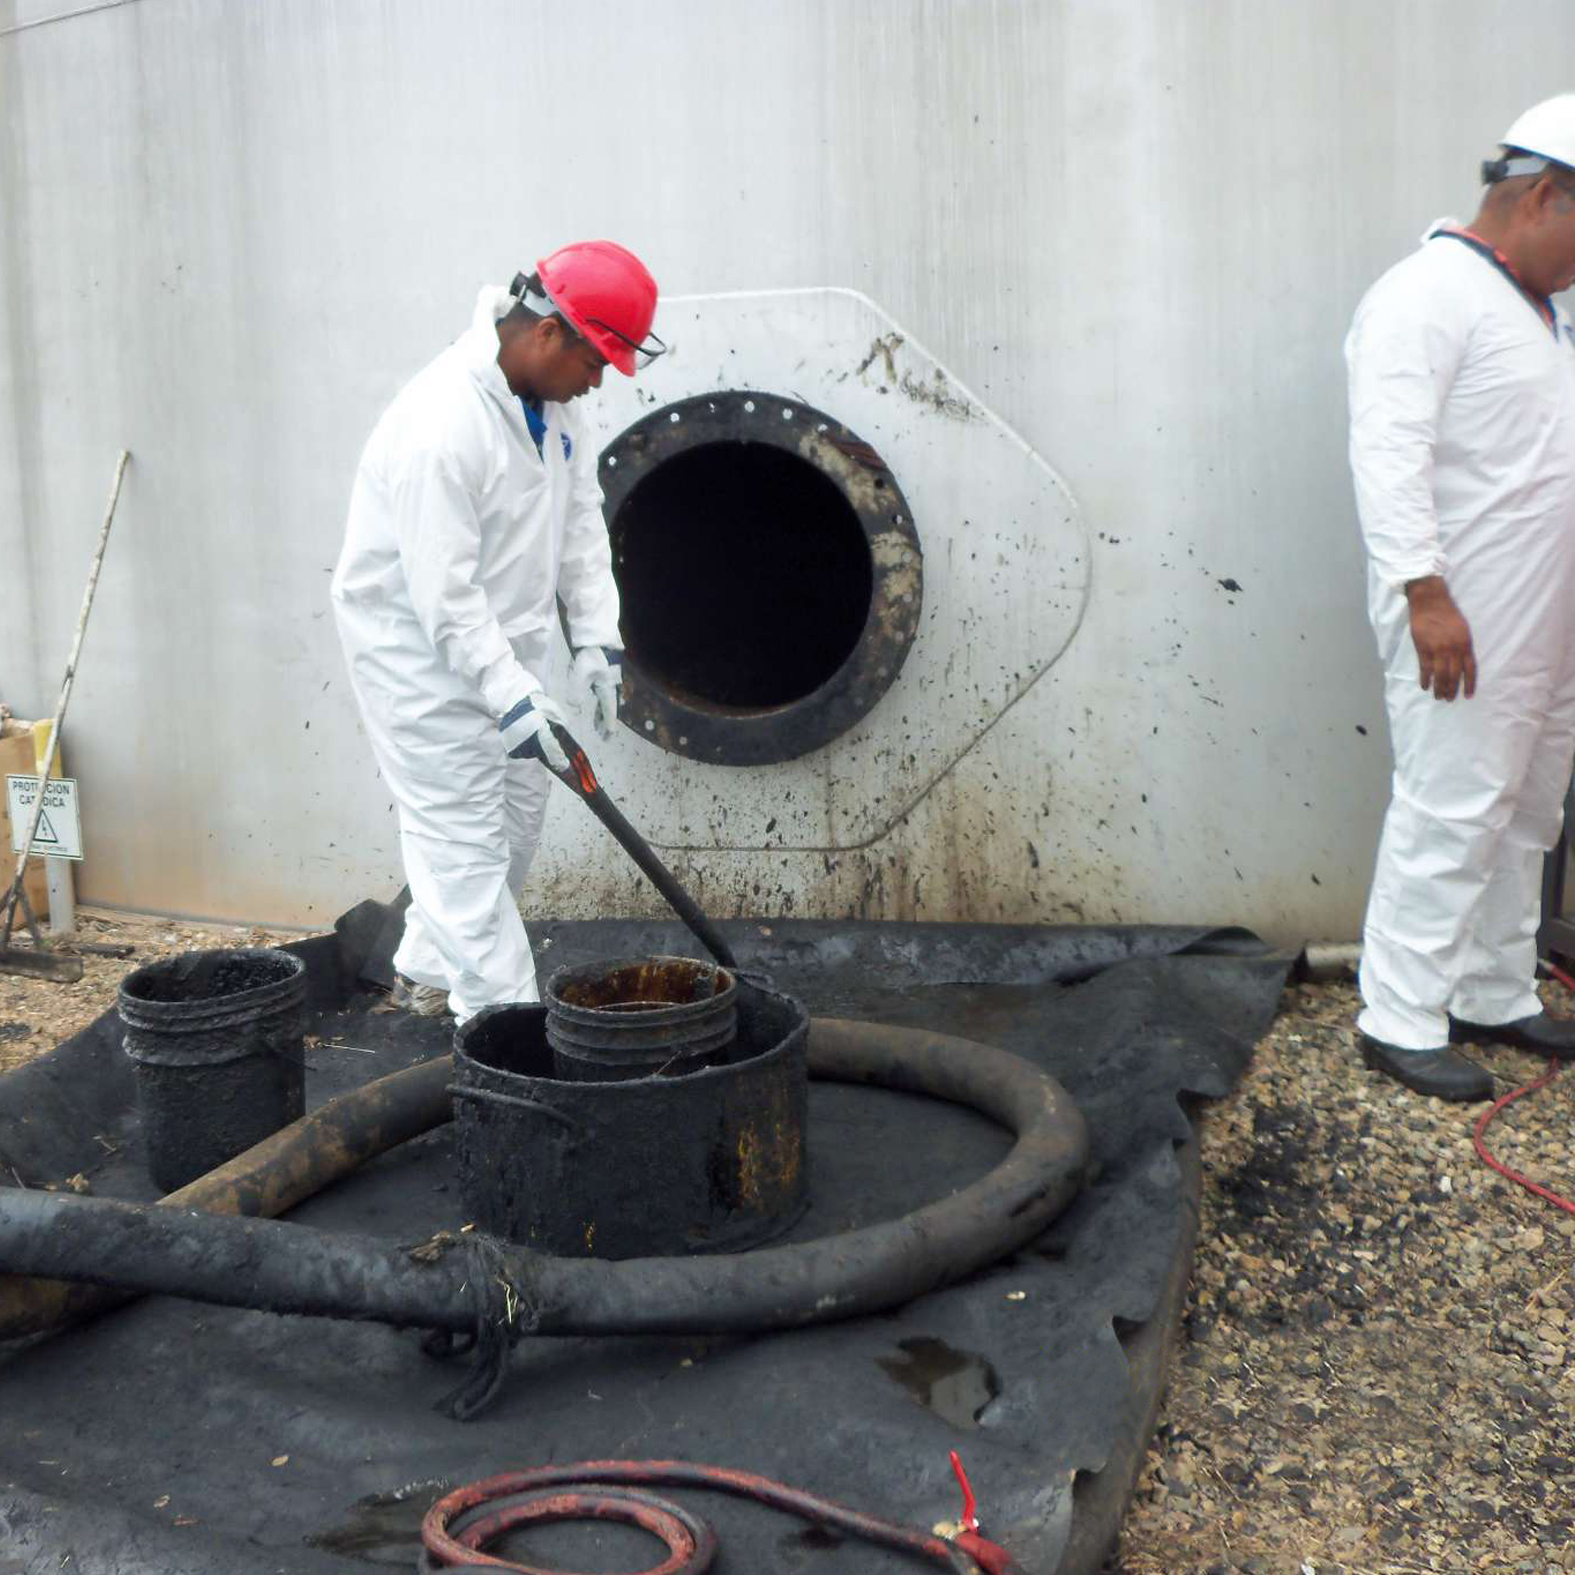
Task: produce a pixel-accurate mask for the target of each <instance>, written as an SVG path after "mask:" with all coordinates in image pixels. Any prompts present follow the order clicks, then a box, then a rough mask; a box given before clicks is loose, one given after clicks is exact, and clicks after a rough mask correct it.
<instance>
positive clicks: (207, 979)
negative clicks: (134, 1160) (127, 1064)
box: [119, 946, 306, 1192]
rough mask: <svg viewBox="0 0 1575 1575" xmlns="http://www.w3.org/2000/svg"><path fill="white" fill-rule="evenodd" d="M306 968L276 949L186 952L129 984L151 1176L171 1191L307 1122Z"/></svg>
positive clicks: (123, 996) (127, 1016)
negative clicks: (304, 1059) (284, 1128)
mask: <svg viewBox="0 0 1575 1575" xmlns="http://www.w3.org/2000/svg"><path fill="white" fill-rule="evenodd" d="M305 1003H306V964H305V963H303V962H302V961H301V959H300V958H299V957H295V956H292V955H291V954H290V953H289V952H285V951H278V950H276V949H274V948H273V947H264V946H252V947H238V948H236V949H234V950H225V951H207V952H186V953H184V954H183V955H181V956H179V957H170V958H167V959H165V960H164V961H163V962H156V963H149V964H148V966H147V967H145V968H138V969H137V970H136V972H134V973H130V974H127V976H126V977H125V978H124V979H123V980H122V981H121V985H120V999H119V1007H120V1020H121V1022H122V1023H123V1024H124V1025H125V1029H126V1037H125V1046H126V1054H127V1055H128V1056H130V1057H131V1059H132V1061H134V1062H135V1063H136V1074H137V1102H138V1105H139V1107H140V1109H141V1114H142V1138H143V1145H144V1149H145V1151H146V1154H147V1162H148V1173H149V1175H151V1176H152V1177H153V1180H154V1182H155V1183H156V1184H157V1185H158V1186H160V1187H162V1188H163V1189H164V1191H166V1192H173V1191H174V1190H175V1189H176V1188H177V1187H183V1186H185V1185H186V1183H187V1182H188V1181H195V1180H196V1178H197V1177H198V1176H202V1175H206V1174H207V1172H208V1171H210V1170H212V1169H213V1168H214V1167H215V1166H217V1165H222V1164H223V1163H224V1162H225V1161H226V1160H227V1159H233V1158H234V1157H235V1156H236V1155H237V1154H240V1153H243V1152H244V1151H245V1150H246V1149H249V1148H250V1147H251V1146H252V1145H253V1144H254V1143H260V1142H261V1141H262V1140H263V1139H264V1138H265V1137H268V1136H270V1135H271V1134H272V1133H274V1132H277V1131H278V1130H279V1128H280V1127H282V1126H287V1125H289V1123H290V1122H292V1121H296V1120H299V1119H300V1117H301V1115H302V1113H303V1112H304V1110H305V1108H306V1100H305V1075H304V1071H303V1067H302V1060H301V1053H302V1034H303V1030H304V1027H305Z"/></svg>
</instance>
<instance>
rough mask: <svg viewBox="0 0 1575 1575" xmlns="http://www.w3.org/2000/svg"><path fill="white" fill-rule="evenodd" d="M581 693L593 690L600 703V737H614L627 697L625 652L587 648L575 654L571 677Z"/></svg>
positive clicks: (587, 646)
mask: <svg viewBox="0 0 1575 1575" xmlns="http://www.w3.org/2000/svg"><path fill="white" fill-rule="evenodd" d="M571 676H572V678H573V680H574V682H575V683H576V684H577V685H578V686H579V690H580V693H581V694H584V693H585V692H586V690H589V691H590V697H591V699H592V700H594V701H595V703H596V714H595V717H594V721H595V723H596V734H597V737H599V738H611V737H612V735H613V728H615V727H616V726H617V725H618V702H619V701H620V700H621V699H622V698H623V652H622V651H619V650H616V649H614V648H613V647H612V646H610V645H585V646H581V647H580V649H579V650H578V651H576V652H575V653H574V667H573V670H572V674H571Z"/></svg>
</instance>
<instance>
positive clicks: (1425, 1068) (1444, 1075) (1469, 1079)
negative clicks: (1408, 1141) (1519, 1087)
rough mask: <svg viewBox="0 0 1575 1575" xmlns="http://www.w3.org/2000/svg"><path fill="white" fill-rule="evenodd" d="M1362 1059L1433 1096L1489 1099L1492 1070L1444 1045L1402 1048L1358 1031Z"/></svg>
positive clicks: (1413, 1087) (1491, 1088)
mask: <svg viewBox="0 0 1575 1575" xmlns="http://www.w3.org/2000/svg"><path fill="white" fill-rule="evenodd" d="M1357 1037H1358V1039H1359V1040H1360V1041H1361V1046H1362V1060H1363V1061H1365V1062H1366V1063H1367V1065H1368V1066H1370V1067H1373V1068H1374V1069H1376V1070H1377V1071H1379V1072H1387V1073H1388V1074H1389V1076H1390V1077H1392V1078H1394V1080H1395V1081H1396V1082H1397V1083H1404V1084H1405V1086H1406V1087H1407V1088H1412V1089H1415V1090H1416V1092H1417V1093H1419V1094H1430V1095H1432V1097H1433V1098H1434V1099H1459V1100H1463V1101H1469V1100H1473V1099H1491V1098H1492V1097H1493V1074H1492V1073H1491V1072H1489V1071H1488V1070H1487V1068H1486V1067H1481V1066H1478V1065H1477V1064H1476V1062H1475V1061H1473V1060H1471V1059H1470V1058H1469V1057H1468V1056H1463V1055H1461V1053H1460V1052H1459V1051H1458V1050H1451V1049H1450V1048H1449V1046H1448V1045H1445V1046H1443V1048H1442V1049H1439V1050H1402V1049H1401V1048H1400V1047H1399V1046H1398V1045H1386V1044H1385V1043H1384V1042H1383V1040H1382V1039H1369V1038H1368V1037H1367V1035H1366V1034H1359V1035H1358V1036H1357Z"/></svg>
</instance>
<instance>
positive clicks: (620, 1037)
mask: <svg viewBox="0 0 1575 1575" xmlns="http://www.w3.org/2000/svg"><path fill="white" fill-rule="evenodd" d="M737 1033H738V982H737V980H735V979H734V977H733V975H732V974H731V973H729V972H728V971H727V969H726V968H723V967H722V966H721V965H720V964H718V963H714V962H701V961H699V960H698V959H697V958H694V957H623V958H617V959H615V960H614V961H612V962H597V963H586V964H583V965H582V966H580V967H578V968H560V969H559V970H558V971H557V972H556V973H555V974H553V976H552V977H551V978H550V979H549V980H548V981H547V1042H548V1043H549V1044H550V1045H551V1046H552V1050H553V1056H554V1059H555V1061H556V1065H557V1073H558V1076H559V1077H563V1078H572V1079H577V1080H578V1081H580V1082H585V1083H615V1082H622V1081H625V1080H626V1079H629V1078H636V1077H656V1076H661V1077H678V1076H682V1075H684V1074H685V1073H689V1072H697V1071H699V1070H701V1069H702V1068H704V1067H708V1066H715V1065H717V1064H718V1063H719V1062H721V1061H723V1060H725V1059H726V1057H727V1049H728V1046H729V1045H731V1044H732V1042H733V1040H734V1038H735V1036H736V1035H737Z"/></svg>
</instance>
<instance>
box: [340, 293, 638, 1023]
mask: <svg viewBox="0 0 1575 1575" xmlns="http://www.w3.org/2000/svg"><path fill="white" fill-rule="evenodd" d="M511 305H512V298H511V297H510V296H509V294H508V293H507V292H506V291H504V290H500V289H486V290H483V291H482V292H481V296H480V299H479V300H478V301H477V303H476V313H475V317H474V320H473V322H472V324H471V327H470V329H469V330H468V331H467V332H466V333H465V334H464V335H463V336H462V337H461V338H460V339H458V340H457V341H456V342H455V343H454V344H452V345H451V346H450V347H449V348H448V349H447V350H445V351H444V352H443V353H442V354H441V355H440V356H438V358H437V359H436V360H435V361H433V362H432V363H431V365H429V366H428V367H426V368H425V370H423V371H422V372H420V373H419V374H418V375H417V376H416V377H415V378H414V379H413V380H412V381H411V382H410V383H409V384H408V385H407V386H406V387H405V388H404V389H403V390H402V391H401V393H400V394H399V396H398V397H397V398H396V399H395V400H394V402H393V404H391V405H390V406H389V407H388V409H387V411H385V412H384V414H383V416H382V418H381V419H380V420H379V421H378V423H377V426H376V428H375V429H374V430H373V432H372V436H371V438H370V439H369V440H368V442H367V445H366V450H365V452H364V453H363V454H362V456H361V464H360V468H359V470H358V471H357V473H356V479H355V487H354V491H353V493H352V496H351V500H350V519H349V526H348V530H347V533H346V537H345V544H344V549H343V551H342V552H341V554H340V557H339V565H338V568H337V569H336V570H335V572H334V578H333V587H332V597H333V604H334V615H335V618H336V621H337V623H338V626H339V638H340V641H341V643H342V645H343V647H344V653H345V662H346V665H347V667H348V669H349V673H350V682H351V686H352V688H353V689H354V690H355V695H356V699H357V700H358V702H359V703H360V707H361V715H362V717H363V719H364V720H365V724H366V730H367V735H368V737H369V738H370V739H371V742H372V750H373V753H374V755H375V756H376V759H377V763H378V766H379V767H380V768H381V771H382V775H383V779H384V781H385V782H386V783H387V785H388V788H389V792H390V793H391V795H392V797H393V799H394V803H395V805H396V806H397V808H398V813H399V837H400V847H401V850H402V853H403V856H404V865H405V878H406V880H407V882H408V883H409V886H410V893H411V903H410V908H409V911H408V913H407V915H406V919H405V933H404V937H403V939H402V941H401V943H400V946H399V950H398V951H397V953H396V954H395V957H394V966H395V967H396V968H397V969H398V970H399V972H400V973H402V974H404V975H405V976H406V977H407V978H409V979H411V980H414V981H415V982H416V983H418V984H427V985H436V986H439V987H442V988H445V989H447V990H448V991H449V1006H450V1009H451V1010H452V1011H453V1013H454V1015H455V1017H456V1018H457V1019H459V1020H460V1021H461V1022H463V1021H464V1020H465V1019H466V1018H468V1017H471V1016H473V1015H474V1014H475V1013H476V1012H478V1011H480V1010H481V1008H482V1007H483V1006H487V1005H491V1004H493V1003H495V1002H502V1001H533V1000H536V999H537V998H538V991H537V986H536V968H535V963H534V960H533V959H532V956H531V950H530V943H529V942H528V940H527V939H526V936H525V927H524V924H523V923H522V921H521V919H520V915H519V909H518V905H517V899H518V897H519V894H520V891H521V889H522V887H523V885H524V881H525V875H526V871H527V870H528V868H529V866H530V861H531V858H532V856H533V854H534V853H535V850H536V845H537V842H538V841H539V839H540V835H541V825H542V819H543V816H544V814H545V811H546V802H547V793H548V790H549V788H550V786H551V782H552V778H551V776H550V774H549V773H548V772H547V770H546V768H545V767H544V766H542V765H541V764H540V763H539V762H537V761H535V760H511V759H510V758H509V757H508V756H507V755H506V754H505V752H504V748H503V742H502V739H501V737H500V735H499V733H498V720H499V718H501V717H502V716H504V715H505V714H506V713H507V712H508V711H509V710H511V709H512V708H513V707H514V706H515V705H517V704H518V703H519V702H520V701H522V700H524V699H525V698H526V696H527V695H529V694H531V693H533V692H536V691H539V690H541V689H542V688H543V687H544V686H543V684H542V682H541V675H542V673H543V671H544V664H545V661H546V657H547V654H548V650H549V646H550V642H551V640H552V639H553V637H554V632H555V630H556V628H557V624H558V613H557V606H556V600H557V599H558V598H561V599H562V601H563V606H564V612H565V617H566V620H567V626H568V634H569V641H570V643H571V645H573V646H574V647H575V648H579V647H581V646H585V645H597V646H621V645H622V640H621V639H620V637H619V634H618V591H617V587H616V585H615V584H614V582H613V577H612V565H611V553H610V549H609V547H608V541H607V528H606V525H605V523H604V521H603V518H602V492H601V487H600V485H599V483H598V482H597V479H596V454H595V450H594V446H593V445H592V444H591V443H590V442H589V441H588V440H586V439H585V437H584V435H583V431H582V427H581V423H580V420H579V416H578V413H577V412H576V411H574V410H573V409H572V408H570V406H568V405H556V404H547V405H545V406H544V407H543V410H542V414H543V416H544V417H545V420H546V426H547V431H546V436H545V439H544V441H543V444H542V448H541V452H540V453H538V452H537V449H536V444H535V442H534V441H533V440H532V438H531V436H530V432H529V430H528V428H527V426H526V422H525V414H524V410H523V408H522V406H521V404H520V401H519V399H518V398H517V397H516V396H515V395H514V394H512V393H511V392H510V391H509V387H508V384H507V382H505V380H504V377H503V373H502V371H501V370H500V369H499V367H498V362H497V355H498V335H497V328H496V323H497V320H498V318H500V317H501V316H502V315H503V314H504V313H505V312H507V311H508V309H509V307H510V306H511Z"/></svg>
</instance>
